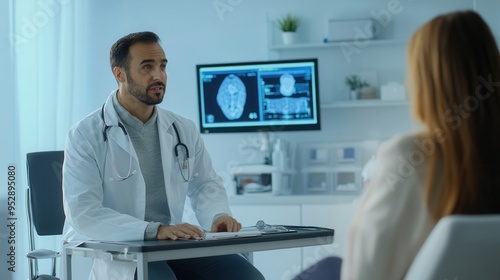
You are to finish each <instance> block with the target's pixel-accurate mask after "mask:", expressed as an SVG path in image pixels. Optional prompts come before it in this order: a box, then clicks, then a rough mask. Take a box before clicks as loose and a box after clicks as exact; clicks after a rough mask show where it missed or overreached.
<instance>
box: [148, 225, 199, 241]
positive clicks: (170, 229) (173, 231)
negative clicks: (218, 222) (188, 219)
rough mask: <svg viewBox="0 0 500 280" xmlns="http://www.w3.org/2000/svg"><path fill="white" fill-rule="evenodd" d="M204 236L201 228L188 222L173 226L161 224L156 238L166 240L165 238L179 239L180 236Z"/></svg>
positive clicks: (192, 237) (190, 237)
mask: <svg viewBox="0 0 500 280" xmlns="http://www.w3.org/2000/svg"><path fill="white" fill-rule="evenodd" d="M203 236H204V233H203V232H202V231H201V230H200V228H198V227H196V226H193V225H191V224H188V223H183V224H179V225H173V226H160V227H159V228H158V233H157V234H156V239H158V240H165V239H172V240H177V239H178V238H187V239H194V238H198V237H203Z"/></svg>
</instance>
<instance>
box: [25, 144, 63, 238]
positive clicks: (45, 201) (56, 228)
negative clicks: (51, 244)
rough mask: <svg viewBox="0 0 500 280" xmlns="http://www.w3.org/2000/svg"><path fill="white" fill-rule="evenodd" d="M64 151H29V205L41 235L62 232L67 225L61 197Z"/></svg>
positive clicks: (33, 220) (27, 161)
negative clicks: (65, 224)
mask: <svg viewBox="0 0 500 280" xmlns="http://www.w3.org/2000/svg"><path fill="white" fill-rule="evenodd" d="M63 160H64V152H63V151H49V152H35V153H28V154H27V158H26V165H27V175H28V186H29V190H28V191H29V201H28V203H29V207H30V208H31V209H30V212H31V213H29V214H31V218H32V222H33V225H34V227H35V229H36V232H37V234H38V235H60V234H62V231H63V226H64V219H65V215H64V209H63V200H62V164H63Z"/></svg>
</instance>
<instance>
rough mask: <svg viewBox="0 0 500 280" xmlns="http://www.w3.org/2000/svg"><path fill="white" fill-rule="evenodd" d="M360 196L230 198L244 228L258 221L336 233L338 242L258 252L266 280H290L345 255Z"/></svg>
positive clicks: (260, 265) (236, 216) (257, 255)
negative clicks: (313, 266) (307, 269)
mask: <svg viewBox="0 0 500 280" xmlns="http://www.w3.org/2000/svg"><path fill="white" fill-rule="evenodd" d="M357 197H358V196H334V195H322V196H319V195H292V196H262V197H258V196H248V197H245V196H243V195H241V196H235V197H232V198H230V199H229V201H230V204H231V210H232V212H233V216H234V217H235V218H236V219H237V220H239V221H240V222H241V223H242V225H243V226H248V225H254V224H255V223H256V222H257V221H258V220H263V221H265V222H266V223H268V224H284V225H286V224H289V225H303V226H319V227H327V228H333V229H334V230H335V235H334V243H333V244H330V245H323V246H311V247H303V248H293V249H284V250H272V251H264V252H256V253H254V265H255V266H256V267H257V268H258V269H259V270H260V271H261V272H262V273H263V274H264V276H265V277H266V279H273V280H289V279H292V278H293V277H294V276H296V275H297V274H298V273H299V272H300V271H302V270H304V269H305V268H307V267H309V266H311V265H312V264H314V263H315V262H317V261H319V260H320V259H322V258H324V257H326V256H331V255H336V256H341V255H342V251H343V249H344V242H345V239H346V235H345V232H346V230H347V226H348V224H349V222H350V219H351V217H352V214H353V209H354V206H353V201H355V199H356V198H357Z"/></svg>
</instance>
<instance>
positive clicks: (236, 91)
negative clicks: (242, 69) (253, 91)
mask: <svg viewBox="0 0 500 280" xmlns="http://www.w3.org/2000/svg"><path fill="white" fill-rule="evenodd" d="M246 99H247V91H246V88H245V84H243V81H241V79H240V78H238V77H237V76H235V75H233V74H231V75H229V76H227V77H226V78H224V80H223V81H222V83H221V84H220V86H219V91H218V92H217V105H219V107H220V109H221V110H222V113H223V114H224V116H226V118H227V119H229V120H236V119H239V118H240V117H241V115H242V114H243V110H244V108H245V102H246Z"/></svg>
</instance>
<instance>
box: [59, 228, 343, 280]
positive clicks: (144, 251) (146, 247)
mask: <svg viewBox="0 0 500 280" xmlns="http://www.w3.org/2000/svg"><path fill="white" fill-rule="evenodd" d="M286 227H287V228H289V229H294V230H296V232H287V233H273V234H266V235H262V236H253V237H244V238H234V239H223V240H201V241H195V240H182V241H172V240H161V241H129V242H119V243H118V242H96V241H87V242H83V243H80V244H79V245H77V246H73V247H70V246H65V248H64V259H63V266H64V267H65V272H64V274H65V279H67V280H71V278H72V272H71V258H72V255H82V256H85V257H91V258H104V259H108V260H114V261H132V262H137V279H138V280H147V279H148V265H147V264H148V262H154V261H161V260H172V259H182V258H194V257H207V256H216V255H228V254H236V253H244V252H256V251H264V250H275V249H285V248H294V247H304V246H315V245H324V244H331V243H332V242H333V236H334V230H333V229H327V228H319V227H295V226H286Z"/></svg>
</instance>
